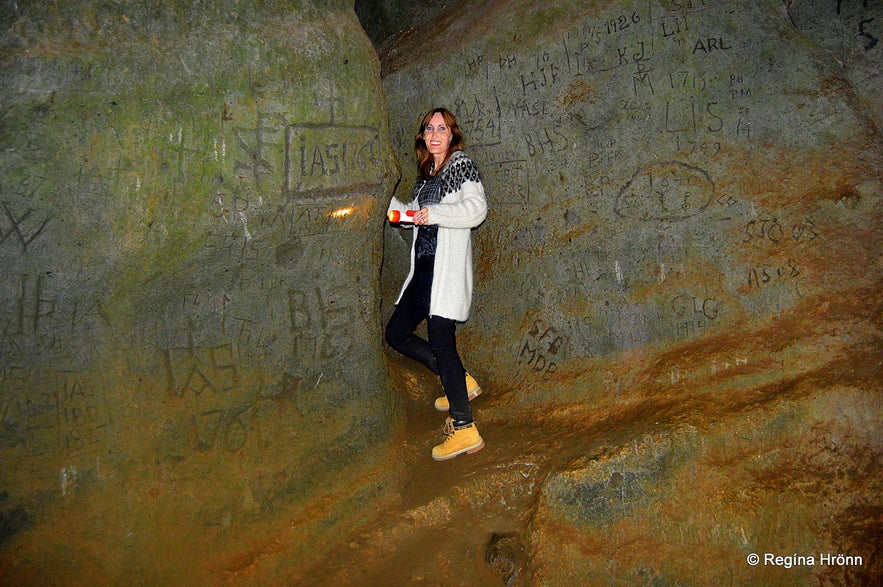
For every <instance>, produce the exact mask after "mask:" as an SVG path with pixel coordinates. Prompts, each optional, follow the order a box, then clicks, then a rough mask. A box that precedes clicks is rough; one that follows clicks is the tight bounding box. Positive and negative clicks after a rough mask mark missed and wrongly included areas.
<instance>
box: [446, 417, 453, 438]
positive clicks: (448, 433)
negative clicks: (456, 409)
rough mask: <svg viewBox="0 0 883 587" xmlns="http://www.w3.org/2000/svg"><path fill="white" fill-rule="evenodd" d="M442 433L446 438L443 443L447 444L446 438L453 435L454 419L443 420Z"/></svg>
mask: <svg viewBox="0 0 883 587" xmlns="http://www.w3.org/2000/svg"><path fill="white" fill-rule="evenodd" d="M444 433H445V436H446V437H447V438H445V442H447V440H448V438H450V437H451V436H453V435H454V419H453V418H448V419H447V420H445V427H444Z"/></svg>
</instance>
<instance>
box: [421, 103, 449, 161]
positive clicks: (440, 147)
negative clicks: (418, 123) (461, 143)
mask: <svg viewBox="0 0 883 587" xmlns="http://www.w3.org/2000/svg"><path fill="white" fill-rule="evenodd" d="M453 138H454V135H453V134H452V133H451V129H450V128H448V125H447V123H446V122H445V117H444V116H442V115H441V112H436V113H435V114H433V115H432V118H430V119H429V122H428V123H427V124H426V126H425V127H424V128H423V141H424V142H425V143H426V148H427V149H428V150H429V152H430V153H432V154H433V155H434V156H435V160H436V161H440V160H441V159H443V158H444V156H445V155H446V154H447V152H448V149H449V148H450V146H451V140H452V139H453Z"/></svg>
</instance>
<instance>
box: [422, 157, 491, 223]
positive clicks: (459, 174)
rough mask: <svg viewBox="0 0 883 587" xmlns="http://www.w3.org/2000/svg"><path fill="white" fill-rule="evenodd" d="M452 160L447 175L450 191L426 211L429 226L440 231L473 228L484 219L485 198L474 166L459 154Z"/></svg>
mask: <svg viewBox="0 0 883 587" xmlns="http://www.w3.org/2000/svg"><path fill="white" fill-rule="evenodd" d="M460 153H461V155H460V156H459V157H457V158H456V159H455V160H453V161H451V163H450V165H451V167H450V169H448V170H446V172H447V173H449V174H450V175H449V178H450V188H448V189H451V188H453V191H452V192H449V193H446V194H445V195H444V197H443V198H442V201H441V203H440V204H433V205H431V206H428V208H429V223H430V224H435V225H438V226H439V227H442V228H475V227H476V226H478V225H480V224H481V223H482V222H484V220H485V218H487V198H486V197H485V193H484V186H483V185H482V183H481V178H480V177H479V175H478V167H477V166H476V165H475V163H474V162H473V161H472V160H471V159H470V158H469V157H467V156H466V155H465V154H462V152H460Z"/></svg>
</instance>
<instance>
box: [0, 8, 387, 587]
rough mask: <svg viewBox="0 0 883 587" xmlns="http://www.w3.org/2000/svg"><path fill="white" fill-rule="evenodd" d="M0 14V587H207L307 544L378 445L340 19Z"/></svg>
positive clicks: (175, 11) (379, 108) (364, 90)
mask: <svg viewBox="0 0 883 587" xmlns="http://www.w3.org/2000/svg"><path fill="white" fill-rule="evenodd" d="M0 13H2V22H0V24H2V26H0V34H2V38H0V39H2V50H0V54H2V60H0V79H2V84H0V92H2V94H0V103H2V104H3V113H2V117H0V125H2V131H0V142H2V148H0V169H2V175H0V195H2V197H0V207H2V212H0V462H2V467H0V583H10V584H55V583H68V582H69V581H70V582H73V583H75V584H87V583H94V582H97V583H104V584H106V583H117V582H126V583H128V582H129V581H130V580H132V579H133V578H135V577H140V579H138V580H139V581H143V582H145V583H150V584H197V583H205V582H214V581H216V580H218V577H219V576H233V575H235V573H236V572H237V569H238V568H239V567H240V566H243V565H244V566H246V567H249V568H251V567H254V565H255V564H256V563H254V562H251V563H248V564H246V563H244V562H242V560H240V559H239V558H238V556H239V555H235V556H234V555H232V554H231V553H232V552H237V549H239V548H243V549H245V550H248V549H250V548H252V542H251V540H252V534H250V532H249V531H248V529H253V528H255V527H263V526H262V525H264V524H266V523H267V521H268V520H269V519H271V518H273V517H274V516H281V517H282V518H284V519H286V520H288V521H287V522H286V523H285V524H284V526H289V525H290V526H289V527H290V528H291V530H290V531H291V532H292V533H293V534H294V535H295V537H293V538H292V542H293V543H296V542H297V540H302V541H304V542H305V543H307V544H309V541H310V540H313V541H315V543H316V544H319V543H321V536H322V535H323V534H322V532H327V528H325V529H323V528H319V527H317V526H316V524H318V523H319V522H320V520H319V519H317V518H316V517H315V516H303V517H298V516H299V515H300V514H298V516H295V514H296V513H297V512H299V511H302V510H304V508H305V507H306V506H307V505H308V504H311V503H315V501H316V500H317V499H321V498H323V496H325V497H326V498H327V496H328V495H330V494H332V493H333V492H334V491H341V490H343V491H345V493H347V494H348V495H346V498H345V499H344V501H345V500H346V499H356V498H358V496H359V495H360V492H359V490H355V491H351V490H350V489H345V490H344V489H343V487H345V485H346V479H347V478H348V477H347V473H346V472H347V471H349V470H353V469H354V467H356V468H361V467H364V466H366V465H367V464H370V463H371V462H372V457H371V456H370V455H371V448H372V447H374V446H377V444H378V443H379V442H382V441H385V440H386V438H387V436H388V434H389V432H390V430H391V429H392V427H393V425H394V417H393V414H394V412H393V410H394V404H393V403H392V401H391V399H390V398H391V396H390V395H389V393H388V392H387V391H386V381H385V368H384V366H383V363H382V360H381V354H380V338H379V335H378V326H377V324H378V323H379V316H378V310H377V308H378V306H379V277H378V270H377V268H378V267H379V263H380V257H381V247H382V237H381V234H382V231H381V228H380V226H381V222H382V220H383V212H384V211H385V207H386V201H387V199H388V195H389V193H390V191H391V189H392V186H393V185H394V182H395V179H396V177H397V174H398V171H397V168H396V163H395V161H394V160H393V158H392V154H391V150H390V148H389V143H390V142H389V138H388V131H387V128H386V118H385V112H384V110H383V101H382V93H381V87H380V81H379V73H380V72H379V63H378V60H377V55H376V53H375V51H374V49H373V47H372V46H371V44H370V41H369V40H368V38H367V37H366V35H365V34H364V31H363V30H362V28H361V26H360V24H359V22H358V20H357V19H356V17H355V14H354V12H353V10H352V3H351V2H346V1H337V2H329V1H323V2H311V1H308V0H291V1H287V2H269V3H261V2H259V3H251V2H226V3H205V2H197V3H193V2H190V1H189V0H188V1H181V2H161V3H156V2H140V1H129V2H114V3H107V2H91V1H82V2H75V3H70V2H45V3H44V2H40V3H31V2H25V3H21V2H18V3H15V2H3V5H2V10H0ZM331 478H334V479H335V480H336V481H337V485H332V484H331V483H330V482H329V479H331ZM354 496H355V497H354ZM326 513H327V512H326ZM276 538H277V539H278V535H277V536H276ZM262 539H266V538H265V537H264V538H262ZM228 549H229V550H228ZM208 552H212V553H214V554H213V555H209V557H207V556H206V555H207V553H208ZM222 552H223V553H226V554H225V555H220V554H219V553H222ZM307 552H309V549H307ZM215 555H217V556H215ZM224 557H228V558H226V560H225V558H224ZM206 558H214V561H213V563H212V565H213V568H208V566H207V563H206V562H205V561H206ZM244 558H245V559H247V556H245V557H244Z"/></svg>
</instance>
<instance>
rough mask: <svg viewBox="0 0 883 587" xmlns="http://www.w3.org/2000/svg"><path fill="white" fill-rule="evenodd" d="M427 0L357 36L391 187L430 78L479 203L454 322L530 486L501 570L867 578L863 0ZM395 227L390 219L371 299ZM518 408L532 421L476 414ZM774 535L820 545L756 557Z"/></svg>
mask: <svg viewBox="0 0 883 587" xmlns="http://www.w3.org/2000/svg"><path fill="white" fill-rule="evenodd" d="M423 20H424V21H426V22H425V24H422V23H420V24H418V25H414V26H413V27H411V28H408V29H404V30H402V31H401V32H400V33H399V34H398V35H396V36H394V37H392V38H385V39H384V38H378V37H375V40H376V42H378V44H379V45H380V47H381V49H380V52H381V61H382V63H383V71H384V79H383V85H384V88H385V90H386V93H387V96H388V97H389V117H390V122H391V126H392V129H393V141H394V144H395V147H396V150H397V153H398V156H399V160H400V161H402V169H403V173H404V178H403V180H402V182H401V184H400V187H399V190H400V192H401V193H402V194H403V196H404V197H407V195H406V194H407V190H408V189H409V187H410V185H411V184H412V182H413V177H414V175H415V172H414V169H413V165H412V164H411V163H410V162H411V161H412V160H413V156H412V152H411V151H412V144H413V136H414V134H415V133H416V131H417V127H416V125H417V124H418V122H419V117H420V115H421V114H422V113H423V112H425V111H426V110H427V109H429V108H430V107H433V106H439V105H444V106H448V107H449V108H450V109H451V110H453V111H454V112H455V113H456V114H457V116H458V117H459V121H460V124H461V125H462V127H463V130H464V133H465V138H466V145H467V147H466V150H467V152H468V153H469V154H470V155H471V156H472V157H473V159H475V160H476V162H477V163H478V165H479V168H480V169H481V172H482V179H483V182H484V184H485V187H486V190H487V193H488V199H489V208H490V212H489V216H488V220H487V222H486V223H485V224H484V225H483V226H481V227H479V228H478V229H477V230H476V231H475V233H474V242H475V256H476V283H477V288H476V297H475V306H474V312H473V314H474V315H473V318H472V320H470V322H469V323H467V324H466V325H464V326H463V328H462V330H461V332H462V335H461V341H462V342H461V349H462V352H463V354H464V357H465V361H466V362H467V365H468V368H469V369H470V371H471V372H472V373H473V374H474V375H475V376H476V377H477V378H478V379H479V382H480V383H481V384H482V386H483V388H484V390H485V392H486V393H485V394H484V395H483V396H482V398H481V399H480V400H476V404H475V408H474V411H475V413H476V418H477V421H478V422H479V424H480V425H482V423H484V427H483V433H484V435H485V437H486V440H488V443H489V447H492V446H494V441H495V440H497V442H504V443H506V446H505V448H500V454H499V455H497V456H498V457H499V458H500V459H505V458H506V457H505V456H504V455H505V454H506V453H509V454H510V457H511V459H512V463H513V464H512V466H515V464H519V463H520V464H522V465H524V466H528V465H527V464H530V465H529V466H528V470H530V471H532V472H531V473H530V474H528V473H525V476H526V477H527V478H529V479H530V481H529V482H528V481H527V480H525V481H524V482H523V483H522V484H521V485H520V486H521V487H528V486H533V485H532V484H533V483H536V484H537V486H540V487H541V489H540V490H539V491H538V497H539V499H538V503H537V505H536V507H535V509H533V508H532V509H530V513H526V514H525V515H527V516H529V521H528V522H526V523H525V524H524V525H523V526H521V527H520V528H519V527H517V526H518V525H517V524H516V528H514V529H513V528H511V527H509V528H502V529H501V530H506V531H508V532H510V533H512V532H514V536H516V537H517V540H518V541H519V543H523V544H526V545H528V546H527V549H526V551H527V552H528V554H526V555H525V557H526V558H525V557H523V558H522V559H521V560H514V559H513V560H512V561H509V563H511V564H510V565H509V566H510V568H520V569H522V572H521V575H520V578H518V581H524V583H523V584H545V585H564V584H568V585H572V584H584V582H586V581H589V582H590V583H593V582H595V581H598V582H600V583H605V584H614V583H615V584H636V583H638V582H641V583H643V584H646V583H653V584H657V583H658V584H697V585H700V584H714V583H718V582H735V583H738V584H750V583H756V582H761V583H769V584H773V583H775V584H806V583H807V582H812V581H822V582H833V583H839V582H846V583H848V582H854V581H859V582H860V581H872V578H873V577H877V578H879V577H880V576H881V567H880V564H879V563H878V562H875V561H876V558H878V557H877V556H876V554H877V553H878V552H879V550H878V548H877V547H876V546H874V543H875V542H876V539H875V538H874V537H877V538H879V536H880V535H881V526H880V524H879V519H880V518H879V514H880V508H879V503H880V501H879V495H880V489H881V487H880V484H879V482H878V481H877V480H875V475H878V474H879V462H880V455H881V449H883V446H881V444H880V441H879V439H878V436H879V435H878V434H876V432H873V431H878V430H879V429H880V426H881V423H883V421H881V410H880V408H881V405H880V391H881V385H880V382H881V363H880V359H879V357H880V356H881V350H883V347H881V342H880V341H881V337H880V334H881V330H880V328H881V319H880V316H881V313H880V309H881V293H880V292H881V287H880V286H881V275H883V273H881V269H883V257H881V252H883V248H881V219H883V211H881V194H883V181H881V180H883V177H881V158H883V148H881V144H883V143H881V134H880V128H881V123H883V118H881V111H880V101H879V99H877V96H879V95H880V92H881V90H883V87H881V78H880V76H879V72H880V70H881V62H883V50H881V45H880V44H879V43H878V39H880V38H881V37H883V34H881V33H883V31H881V29H880V25H881V23H883V12H881V6H880V4H879V3H869V2H833V1H832V2H822V1H819V2H803V1H800V0H796V1H794V2H779V1H775V0H767V1H763V2H747V1H728V2H710V1H707V0H649V1H647V0H642V1H628V0H625V1H620V2H615V3H610V2H588V1H587V2H578V1H560V2H553V3H547V2H534V1H528V0H498V1H463V2H458V3H453V4H448V5H447V7H444V8H438V7H437V9H436V11H435V12H434V13H433V14H432V15H431V17H430V18H425V19H423ZM407 246H408V242H407V238H404V237H402V235H400V234H399V233H398V232H397V231H395V230H393V229H391V228H390V229H387V234H386V247H387V250H388V251H389V253H388V254H387V255H386V256H385V258H384V261H385V273H384V278H385V280H386V281H385V282H384V287H385V290H384V291H385V294H384V300H391V299H394V292H395V288H396V287H397V284H398V283H399V282H400V280H401V277H402V274H403V271H404V269H405V268H404V266H403V264H402V263H401V260H402V259H403V258H405V256H406V252H405V251H406V250H407ZM385 311H386V312H389V308H388V307H387V308H386V309H385ZM515 422H517V423H519V425H521V426H522V430H523V425H525V424H528V425H529V426H530V427H531V428H532V429H534V430H536V431H537V432H534V433H532V434H529V435H528V436H527V438H529V439H530V440H525V441H524V442H523V443H521V444H519V443H517V442H514V443H507V441H510V440H511V439H510V438H508V437H505V439H504V437H502V436H501V437H500V438H497V439H495V438H494V430H495V429H505V430H511V429H512V427H513V426H514V425H515V424H514V423H515ZM502 434H504V433H502V432H501V435H502ZM506 434H508V432H507V433H506ZM543 438H545V439H546V440H545V441H543V440H542V439H543ZM543 442H545V445H546V449H545V450H544V449H543V448H541V446H538V445H540V444H542V443H543ZM838 455H839V456H840V457H842V459H843V461H840V462H841V463H845V462H848V463H849V465H842V466H841V465H837V464H835V463H836V462H838V458H839V457H838ZM500 466H502V465H500ZM843 467H846V469H848V470H849V471H850V472H847V471H846V470H845V469H844V468H843ZM835 496H836V497H835ZM520 513H524V512H523V511H522V512H520ZM859 518H862V519H864V520H865V521H864V522H859V521H858V519H859ZM496 535H497V536H500V535H505V533H504V532H499V533H497V534H496ZM752 553H754V554H758V553H759V555H760V556H761V562H760V564H759V566H758V567H753V566H752V565H751V564H750V562H749V559H748V558H747V557H748V555H749V554H752ZM795 553H798V554H802V555H804V556H808V555H812V556H814V557H815V559H814V560H815V563H814V564H806V559H804V562H803V564H801V565H794V569H792V570H789V571H785V570H784V568H783V564H779V565H776V564H775V562H773V563H768V562H767V561H766V559H765V558H764V557H765V555H766V554H773V555H774V556H778V555H785V554H787V555H793V554H795ZM823 553H828V554H830V553H835V554H844V555H850V554H851V555H855V556H859V557H864V558H863V561H864V562H863V564H854V562H855V561H854V559H853V564H847V565H836V564H834V565H828V564H821V562H820V556H821V555H822V554H823ZM773 560H774V561H775V560H776V559H775V558H774V559H773ZM797 567H799V568H797ZM788 573H790V574H788ZM525 577H530V579H526V578H525ZM598 577H604V580H599V579H598ZM504 579H506V580H507V581H512V580H515V579H514V578H513V576H511V575H509V576H506V577H504Z"/></svg>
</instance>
